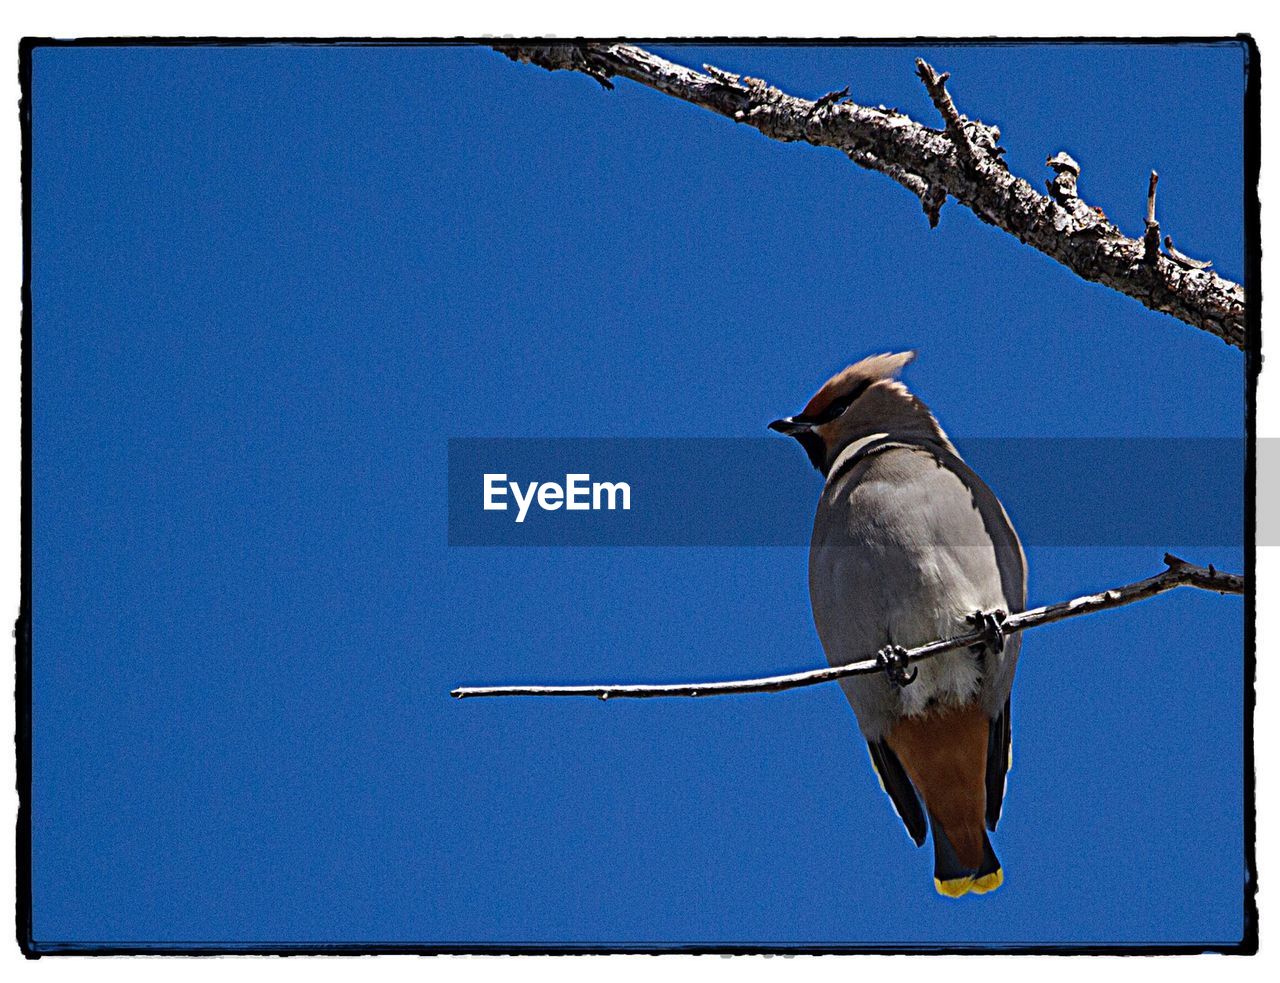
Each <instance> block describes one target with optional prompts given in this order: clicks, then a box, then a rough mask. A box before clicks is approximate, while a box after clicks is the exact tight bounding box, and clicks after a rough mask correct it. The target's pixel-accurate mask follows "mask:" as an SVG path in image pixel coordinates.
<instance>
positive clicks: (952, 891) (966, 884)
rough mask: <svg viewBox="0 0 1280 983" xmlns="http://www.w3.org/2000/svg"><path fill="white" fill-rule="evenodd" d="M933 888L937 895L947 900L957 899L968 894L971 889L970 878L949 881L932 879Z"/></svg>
mask: <svg viewBox="0 0 1280 983" xmlns="http://www.w3.org/2000/svg"><path fill="white" fill-rule="evenodd" d="M933 887H934V890H936V891H937V892H938V893H939V894H941V895H944V896H945V897H948V898H959V897H961V896H963V895H966V894H968V893H969V890H970V889H971V888H972V887H973V878H972V877H956V878H953V879H952V880H949V881H940V880H938V878H936V877H935V878H934V879H933Z"/></svg>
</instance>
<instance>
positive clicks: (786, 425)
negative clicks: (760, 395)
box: [769, 416, 813, 437]
mask: <svg viewBox="0 0 1280 983" xmlns="http://www.w3.org/2000/svg"><path fill="white" fill-rule="evenodd" d="M769 429H770V430H773V431H775V432H777V433H780V434H783V435H785V436H787V437H794V436H796V435H797V434H802V433H808V432H809V431H810V430H812V429H813V424H812V423H806V422H805V421H804V420H797V419H796V418H795V417H794V416H786V417H783V418H782V419H781V420H774V421H773V422H772V423H771V424H769Z"/></svg>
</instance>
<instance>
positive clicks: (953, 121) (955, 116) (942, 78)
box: [916, 58, 978, 167]
mask: <svg viewBox="0 0 1280 983" xmlns="http://www.w3.org/2000/svg"><path fill="white" fill-rule="evenodd" d="M916 75H918V76H919V78H920V81H921V82H923V83H924V87H925V89H926V90H927V91H928V93H929V98H930V99H931V100H933V105H934V107H935V108H936V109H937V110H938V112H939V113H940V114H941V116H942V121H943V123H945V124H946V127H947V135H948V136H949V137H951V143H952V145H953V146H954V147H955V148H956V153H957V154H958V155H959V156H960V159H961V160H962V161H963V162H964V163H965V164H966V165H967V166H969V167H974V166H976V165H977V163H978V151H977V148H975V147H974V145H973V141H972V140H971V139H969V134H968V133H966V132H965V129H964V120H963V119H961V118H960V111H959V110H958V109H956V104H955V103H954V102H953V101H952V99H951V94H950V93H949V92H947V79H949V78H951V73H950V72H943V73H942V74H941V75H939V74H938V72H937V71H935V70H934V67H933V66H932V65H930V64H929V63H928V62H927V61H925V60H924V59H923V58H917V59H916Z"/></svg>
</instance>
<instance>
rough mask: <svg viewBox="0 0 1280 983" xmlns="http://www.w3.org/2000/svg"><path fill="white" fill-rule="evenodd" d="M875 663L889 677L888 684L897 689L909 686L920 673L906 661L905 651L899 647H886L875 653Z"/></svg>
mask: <svg viewBox="0 0 1280 983" xmlns="http://www.w3.org/2000/svg"><path fill="white" fill-rule="evenodd" d="M876 662H878V663H879V664H880V668H882V669H883V670H884V674H885V675H886V676H888V677H889V682H891V683H893V685H894V686H897V687H898V688H899V689H901V688H902V687H903V686H909V685H911V683H913V682H914V681H915V678H916V676H917V674H918V673H919V672H920V670H919V669H917V668H915V667H914V666H912V665H911V663H910V662H909V661H908V659H907V650H906V649H904V648H903V647H902V646H901V645H886V646H885V647H884V648H882V649H881V650H880V651H879V652H877V653H876Z"/></svg>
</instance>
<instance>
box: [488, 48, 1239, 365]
mask: <svg viewBox="0 0 1280 983" xmlns="http://www.w3.org/2000/svg"><path fill="white" fill-rule="evenodd" d="M495 48H496V49H497V50H498V51H500V52H502V53H503V54H505V55H507V57H509V58H511V59H512V60H513V61H519V62H529V63H532V64H535V65H539V66H541V67H542V68H546V69H549V70H556V69H567V70H572V71H578V72H583V73H585V74H587V75H590V76H591V77H592V78H594V79H596V80H597V81H598V82H600V83H601V84H602V85H605V86H606V87H612V86H611V83H610V79H612V78H614V77H617V76H621V77H623V78H628V79H631V80H632V81H635V82H639V83H640V84H641V85H645V86H648V87H649V88H651V89H655V90H656V91H658V92H662V93H664V94H666V95H669V96H673V97H674V98H677V99H681V100H684V101H685V102H690V103H693V104H694V105H697V106H702V107H703V108H705V109H709V110H711V111H712V112H714V113H718V114H720V115H721V116H726V117H728V118H729V119H733V120H736V121H738V122H740V123H745V124H747V125H748V126H751V127H754V128H755V129H757V130H759V131H760V132H761V133H763V134H764V135H765V136H767V137H770V138H772V139H774V140H781V141H784V142H789V141H802V142H805V143H809V144H812V145H814V146H818V147H834V148H835V149H837V150H840V151H841V152H842V153H844V154H846V155H847V156H848V157H849V159H850V160H852V161H853V162H854V163H855V164H858V165H859V166H861V167H866V168H869V169H871V170H875V171H879V172H881V173H883V174H887V175H888V176H890V177H891V178H893V179H894V180H895V181H897V182H898V183H899V184H901V185H903V186H904V187H906V188H908V189H909V190H910V191H912V193H914V194H916V195H918V196H919V197H920V198H921V201H922V203H923V205H924V208H925V212H926V214H927V215H928V216H929V219H930V223H931V224H933V225H936V224H937V214H938V209H939V208H940V207H941V203H942V201H943V200H944V199H945V198H946V196H947V195H950V196H951V197H953V198H955V199H956V201H958V202H959V203H960V204H962V205H964V206H965V207H966V208H968V209H969V210H970V211H972V212H973V213H974V214H975V215H977V216H978V218H980V219H981V220H982V221H984V222H987V223H988V224H990V225H994V226H996V227H997V228H1000V229H1003V230H1004V231H1005V232H1008V233H1009V234H1010V235H1013V236H1015V237H1017V238H1018V239H1019V240H1020V241H1022V242H1024V243H1026V244H1027V245H1029V246H1032V247H1033V248H1035V249H1038V250H1039V251H1040V252H1042V253H1044V254H1045V255H1046V256H1049V257H1051V258H1052V259H1054V260H1056V261H1057V262H1059V263H1061V264H1062V265H1063V266H1065V267H1067V268H1068V269H1069V270H1071V271H1073V272H1074V273H1076V274H1077V275H1079V276H1081V277H1083V278H1084V279H1086V280H1090V281H1093V282H1095V283H1101V284H1103V285H1104V286H1107V287H1110V288H1112V289H1113V290H1117V291H1119V292H1120V293H1123V294H1125V295H1127V296H1129V297H1132V298H1134V299H1135V300H1138V301H1139V302H1141V303H1142V304H1144V305H1145V306H1147V307H1149V308H1150V309H1151V310H1154V311H1161V312H1163V313H1166V314H1170V315H1172V316H1174V317H1176V318H1178V319H1180V320H1182V321H1185V322H1186V323H1187V324H1190V325H1193V326H1195V327H1197V328H1202V329H1203V330H1205V331H1208V332H1210V333H1212V334H1215V335H1217V336H1218V337H1219V338H1221V339H1223V340H1224V341H1226V342H1227V343H1228V344H1231V345H1234V346H1235V347H1237V348H1241V349H1243V348H1244V347H1245V293H1244V289H1243V287H1241V286H1240V285H1239V284H1237V283H1233V282H1231V281H1230V280H1226V279H1224V278H1223V277H1220V276H1218V275H1217V274H1216V273H1213V272H1211V271H1210V270H1208V269H1203V268H1198V267H1193V266H1187V265H1185V264H1182V263H1179V262H1176V261H1174V260H1173V259H1170V258H1169V257H1167V256H1164V255H1162V254H1160V253H1159V251H1158V249H1157V251H1156V252H1155V253H1154V255H1152V254H1149V253H1148V250H1147V249H1146V247H1145V245H1144V242H1145V241H1146V239H1147V237H1146V235H1145V230H1144V236H1143V238H1141V239H1131V238H1129V237H1128V236H1125V235H1124V234H1123V233H1121V232H1120V230H1119V229H1118V228H1116V227H1115V226H1114V225H1113V224H1112V223H1111V222H1109V221H1108V220H1107V218H1106V216H1105V215H1104V214H1103V213H1102V211H1101V209H1098V208H1091V207H1089V206H1088V205H1086V204H1085V203H1084V202H1083V201H1082V200H1081V199H1080V198H1079V197H1078V195H1077V194H1076V178H1078V177H1079V174H1080V167H1079V165H1078V164H1076V163H1075V161H1072V160H1071V158H1070V157H1067V155H1065V154H1059V155H1058V157H1056V158H1053V160H1060V159H1062V158H1065V159H1066V160H1067V161H1070V164H1071V168H1073V169H1074V172H1073V173H1072V174H1071V175H1070V178H1069V180H1063V179H1062V175H1063V173H1064V169H1063V168H1055V169H1056V170H1057V173H1058V178H1057V179H1055V181H1054V182H1051V184H1050V190H1051V194H1050V195H1048V196H1046V195H1042V194H1040V193H1038V192H1037V191H1036V190H1035V189H1034V188H1032V187H1031V185H1030V184H1028V183H1027V182H1026V181H1024V180H1022V179H1021V178H1018V177H1015V176H1013V175H1012V174H1010V173H1009V171H1008V169H1007V168H1006V167H1005V165H1004V162H1003V161H1002V160H1001V159H1000V154H1001V153H1002V150H1001V148H1000V146H999V139H1000V132H999V130H998V129H996V128H995V127H991V126H986V125H984V124H982V123H979V122H977V121H974V120H967V119H965V118H964V117H962V116H961V115H960V114H959V111H958V110H957V109H956V107H955V103H954V102H953V101H952V97H951V96H950V94H948V92H947V90H946V81H947V75H946V73H943V74H942V75H939V74H938V73H936V72H935V71H934V70H933V69H932V68H931V67H930V66H928V65H927V64H925V63H924V62H919V63H918V69H917V70H918V73H919V74H920V77H921V80H922V81H923V82H924V83H925V86H926V88H927V89H928V90H929V95H930V97H931V98H932V99H933V102H934V105H935V106H937V107H938V110H939V112H940V113H941V114H942V116H943V120H944V122H945V124H946V129H945V130H944V131H940V130H935V129H931V128H929V127H927V126H923V125H921V124H920V123H917V122H916V121H914V120H912V119H911V118H910V117H908V116H906V115H904V114H903V113H899V112H897V111H896V110H892V109H885V108H884V107H882V106H878V107H869V106H861V105H858V104H857V103H854V102H852V101H851V100H848V99H847V98H845V97H844V95H843V93H842V92H841V93H831V94H830V95H829V96H824V97H823V98H822V99H819V100H817V101H813V102H811V101H809V100H807V99H800V98H797V97H795V96H791V95H787V94H786V93H785V92H782V91H780V90H778V89H776V88H773V87H772V86H769V85H766V84H765V83H764V82H763V81H761V80H760V79H753V78H748V77H745V76H738V75H734V74H733V73H731V72H725V71H722V70H720V69H713V68H711V67H710V66H706V68H707V74H703V73H701V72H697V71H694V70H693V69H691V68H687V67H685V66H683V65H678V64H676V63H674V62H670V61H667V60H666V59H664V58H659V57H658V56H657V55H654V54H652V53H650V52H648V51H645V50H644V49H643V48H638V47H636V46H634V45H629V44H598V43H579V44H559V45H513V44H500V45H495ZM1050 166H1054V165H1053V163H1052V161H1051V163H1050Z"/></svg>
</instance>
